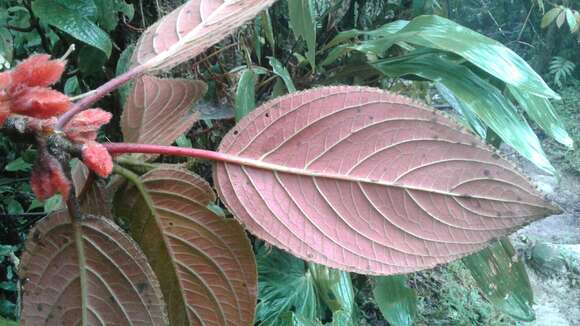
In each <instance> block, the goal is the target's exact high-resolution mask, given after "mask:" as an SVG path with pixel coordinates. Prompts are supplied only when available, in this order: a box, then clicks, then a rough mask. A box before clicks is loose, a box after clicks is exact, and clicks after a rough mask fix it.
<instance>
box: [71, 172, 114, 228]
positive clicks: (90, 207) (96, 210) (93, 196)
mask: <svg viewBox="0 0 580 326" xmlns="http://www.w3.org/2000/svg"><path fill="white" fill-rule="evenodd" d="M71 174H72V175H71V176H72V178H71V179H72V182H73V184H74V186H75V191H76V196H77V198H78V200H79V203H80V205H81V210H82V212H83V213H85V214H92V215H100V216H105V217H111V216H112V213H111V209H110V198H109V197H108V195H107V191H106V190H105V187H104V185H103V184H101V181H102V180H99V179H98V177H97V176H96V175H95V174H94V173H93V174H91V172H90V171H89V169H88V168H87V167H86V165H84V164H83V163H82V162H81V161H77V162H76V164H75V166H74V168H73V169H72V173H71Z"/></svg>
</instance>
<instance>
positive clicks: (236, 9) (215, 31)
mask: <svg viewBox="0 0 580 326" xmlns="http://www.w3.org/2000/svg"><path fill="white" fill-rule="evenodd" d="M274 2H275V0H190V1H188V2H186V3H185V4H184V5H182V6H181V7H179V8H177V9H175V10H174V11H172V12H171V13H170V14H168V15H166V16H164V17H163V18H162V19H161V20H159V21H158V22H157V23H155V24H154V25H152V26H151V27H149V28H148V29H147V30H146V31H145V33H144V34H143V35H142V36H141V38H140V39H139V42H138V43H137V46H136V48H135V52H134V55H133V60H132V61H133V66H135V65H137V64H143V65H144V66H146V68H147V69H146V70H147V71H155V70H159V69H169V68H171V67H173V66H175V65H177V64H179V63H181V62H183V61H186V60H188V59H191V58H193V57H195V56H197V55H198V54H200V53H202V52H203V51H205V50H206V49H207V48H209V47H210V46H212V45H213V44H215V43H217V42H219V41H221V40H222V39H223V38H224V37H226V36H227V35H228V34H230V33H231V32H233V31H234V30H235V29H236V28H238V27H239V26H241V25H242V24H243V23H244V22H246V21H248V20H250V19H252V18H253V17H254V16H256V15H257V14H258V13H259V12H260V11H262V10H263V9H265V8H267V7H268V6H269V5H271V4H272V3H274Z"/></svg>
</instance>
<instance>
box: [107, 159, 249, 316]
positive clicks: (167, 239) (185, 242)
mask: <svg viewBox="0 0 580 326" xmlns="http://www.w3.org/2000/svg"><path fill="white" fill-rule="evenodd" d="M141 182H142V183H143V186H144V189H145V192H146V196H147V197H148V198H147V199H145V203H144V200H143V197H142V195H141V194H139V193H138V192H137V189H135V188H134V187H133V188H129V190H128V191H126V192H123V193H122V197H121V198H120V200H119V201H118V204H119V205H117V206H118V207H120V210H119V211H118V213H119V215H120V216H123V217H126V218H127V225H128V227H129V229H130V233H131V235H132V236H133V238H134V239H135V240H136V241H137V242H138V243H139V244H140V245H141V247H142V248H143V251H144V252H145V255H147V257H148V259H149V261H150V263H151V266H152V267H153V270H154V271H155V273H156V274H157V276H158V278H159V280H160V283H161V285H162V291H163V293H164V296H165V301H166V302H167V306H168V310H169V311H168V312H169V319H170V322H171V324H172V325H251V323H252V321H253V319H254V308H255V304H256V286H257V285H256V284H257V271H256V263H255V259H254V256H253V252H252V247H251V245H250V243H249V241H248V239H247V237H246V234H245V232H244V229H243V228H242V227H241V226H240V225H239V224H238V222H237V221H235V220H233V219H224V218H221V217H219V216H217V215H215V214H214V213H213V212H212V211H210V210H209V209H208V208H206V206H207V205H208V204H209V203H210V202H212V201H214V200H215V194H214V192H213V190H212V189H211V187H210V186H209V185H208V184H207V182H205V181H204V180H203V179H201V178H200V177H198V176H196V175H194V174H192V173H189V172H187V171H183V170H179V169H173V168H159V169H156V170H153V171H150V172H148V173H147V174H145V175H143V176H142V177H141ZM148 206H149V207H148ZM150 209H152V210H150ZM151 211H152V212H154V215H153V216H152V215H151Z"/></svg>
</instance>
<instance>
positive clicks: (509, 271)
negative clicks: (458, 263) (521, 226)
mask: <svg viewBox="0 0 580 326" xmlns="http://www.w3.org/2000/svg"><path fill="white" fill-rule="evenodd" d="M463 263H464V264H465V265H466V266H467V267H468V268H469V270H470V271H471V275H473V277H474V278H475V280H476V282H477V284H478V286H479V288H480V289H481V290H482V293H483V295H484V296H485V297H486V298H487V299H488V300H489V301H491V302H492V303H493V304H494V305H496V306H497V307H498V308H499V309H501V311H503V312H505V313H506V314H508V315H510V316H512V317H514V318H516V319H519V320H524V321H532V320H534V319H535V315H534V310H533V308H532V306H533V303H534V297H533V293H532V288H531V287H530V280H529V279H528V274H527V272H526V268H525V265H524V264H523V262H522V261H520V260H519V259H518V257H517V253H516V252H515V250H514V248H513V246H512V244H511V242H510V240H509V239H508V238H503V239H501V240H500V241H498V242H496V243H494V244H493V245H491V246H489V247H488V248H485V249H483V250H482V251H480V252H478V253H475V254H473V255H471V256H468V257H465V258H463Z"/></svg>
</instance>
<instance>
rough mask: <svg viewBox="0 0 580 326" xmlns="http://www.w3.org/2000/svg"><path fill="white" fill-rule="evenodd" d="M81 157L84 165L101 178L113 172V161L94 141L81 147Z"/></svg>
mask: <svg viewBox="0 0 580 326" xmlns="http://www.w3.org/2000/svg"><path fill="white" fill-rule="evenodd" d="M82 157H83V162H84V163H85V165H86V166H87V167H88V168H89V169H91V170H92V171H93V172H95V173H96V174H97V175H99V176H101V177H106V176H108V175H109V174H111V172H113V159H112V158H111V155H109V152H108V151H107V149H106V148H105V147H104V146H103V145H101V144H99V143H97V142H94V141H91V142H88V143H86V144H84V145H83V148H82Z"/></svg>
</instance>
